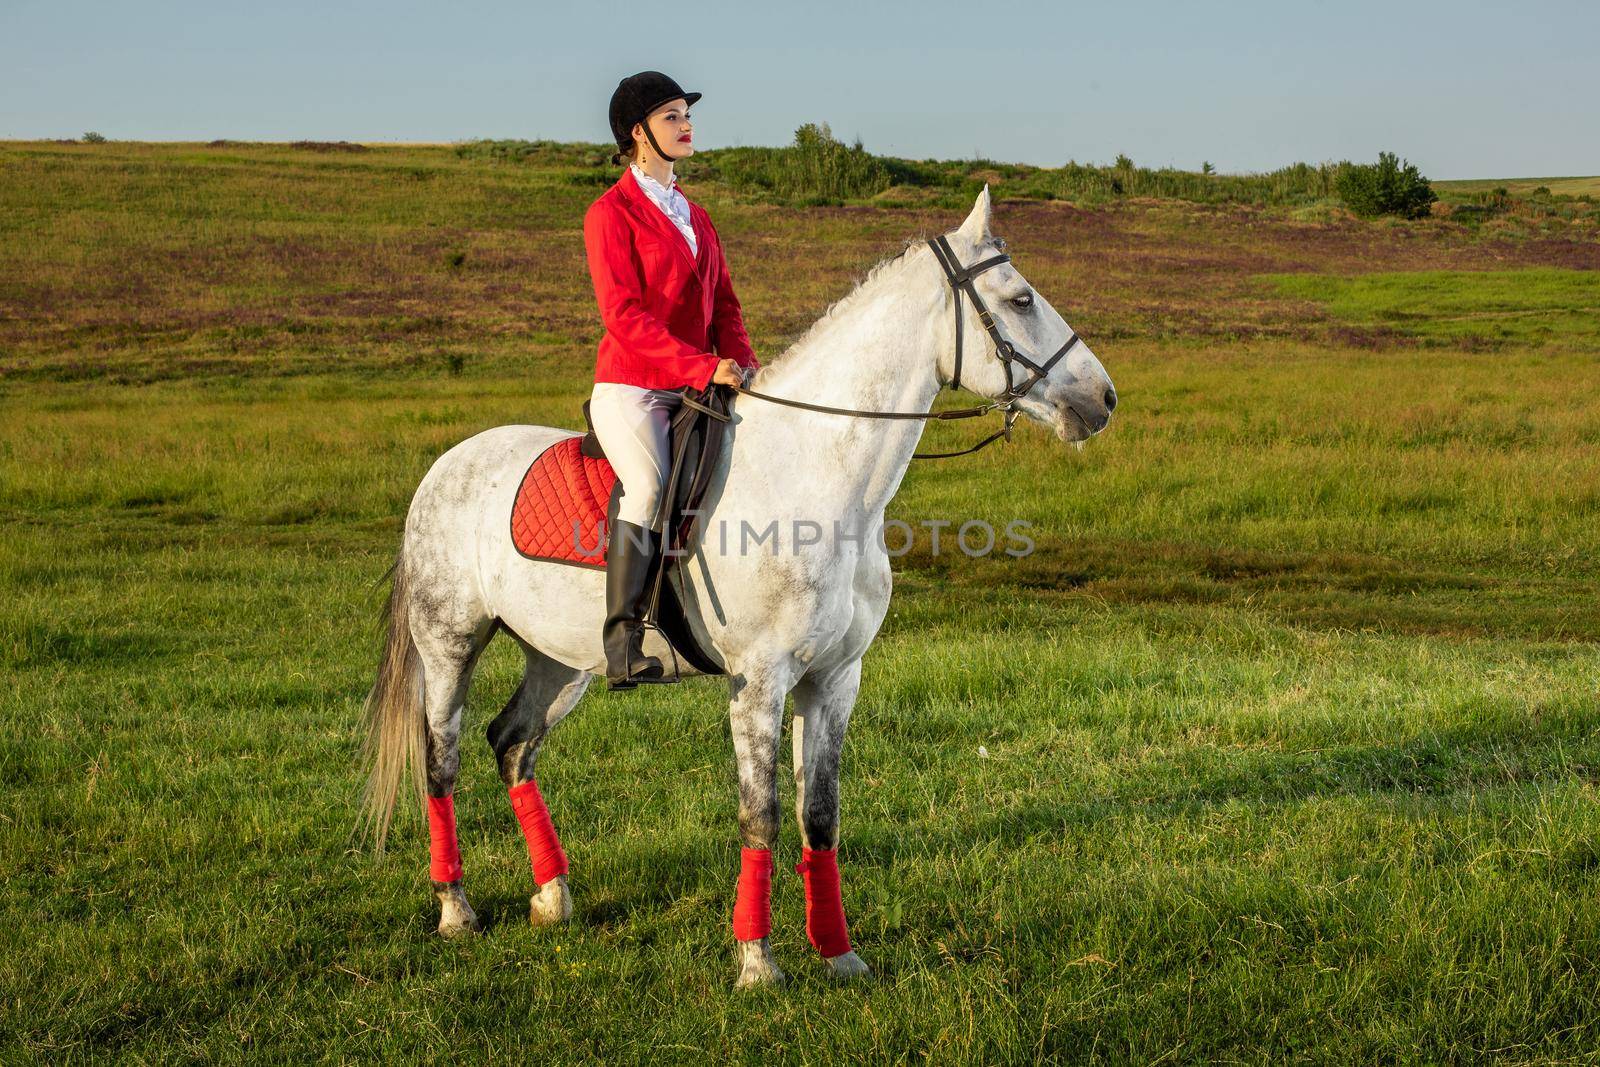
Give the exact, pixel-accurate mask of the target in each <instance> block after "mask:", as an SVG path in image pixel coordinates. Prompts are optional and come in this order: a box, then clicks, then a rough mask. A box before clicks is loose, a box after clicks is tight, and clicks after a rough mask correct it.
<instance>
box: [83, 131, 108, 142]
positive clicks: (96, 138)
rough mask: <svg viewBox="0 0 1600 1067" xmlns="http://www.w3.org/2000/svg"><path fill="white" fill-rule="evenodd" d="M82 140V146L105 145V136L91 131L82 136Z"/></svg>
mask: <svg viewBox="0 0 1600 1067" xmlns="http://www.w3.org/2000/svg"><path fill="white" fill-rule="evenodd" d="M82 140H83V143H84V144H105V143H106V135H105V134H103V133H95V132H94V131H93V130H90V131H89V132H88V133H86V134H84V135H83V138H82Z"/></svg>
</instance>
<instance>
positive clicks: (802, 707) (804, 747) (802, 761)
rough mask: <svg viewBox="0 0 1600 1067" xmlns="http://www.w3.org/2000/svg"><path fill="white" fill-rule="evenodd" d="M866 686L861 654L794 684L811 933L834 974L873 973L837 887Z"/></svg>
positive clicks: (797, 808) (798, 814)
mask: <svg viewBox="0 0 1600 1067" xmlns="http://www.w3.org/2000/svg"><path fill="white" fill-rule="evenodd" d="M860 688H861V661H860V660H852V661H851V662H849V663H846V664H843V665H841V666H839V667H835V668H832V669H831V670H825V671H820V672H817V673H814V674H808V675H806V676H805V677H804V678H802V679H800V681H799V683H798V684H796V686H795V688H794V780H795V798H794V813H795V818H796V820H797V821H798V822H799V823H800V838H801V841H802V842H803V843H804V845H805V850H804V852H802V853H801V859H800V866H799V868H798V870H799V871H800V874H801V875H802V877H804V879H805V886H806V936H807V937H808V938H810V940H811V944H812V945H813V946H814V947H815V948H816V950H817V951H818V952H819V953H821V954H822V958H823V961H824V962H825V963H827V965H828V969H829V971H830V972H831V973H832V974H833V976H834V977H835V978H858V977H863V976H866V975H869V974H871V971H870V970H869V969H868V967H867V965H866V963H865V962H863V961H862V959H861V957H860V956H858V955H856V953H855V950H854V949H853V948H852V947H851V945H850V933H849V930H848V928H847V927H846V925H845V918H844V898H843V896H842V894H841V893H840V890H839V862H838V849H839V757H840V754H841V752H842V751H843V749H844V732H845V727H846V726H848V725H849V723H850V711H851V709H852V708H853V707H854V706H855V702H856V693H857V691H858V690H859V689H860Z"/></svg>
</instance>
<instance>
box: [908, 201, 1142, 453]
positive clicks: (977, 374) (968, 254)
mask: <svg viewBox="0 0 1600 1067" xmlns="http://www.w3.org/2000/svg"><path fill="white" fill-rule="evenodd" d="M989 222H990V202H989V187H988V186H987V185H986V186H984V187H983V192H981V193H979V194H978V201H977V203H976V204H974V205H973V208H972V213H971V214H969V215H968V216H967V220H966V221H965V222H963V223H962V224H961V228H960V229H958V230H956V231H954V232H953V233H949V234H946V235H945V236H946V238H947V239H948V240H949V242H950V247H951V249H952V250H953V251H954V252H955V254H956V257H957V259H958V260H959V263H958V267H971V266H973V265H975V264H977V263H980V262H981V261H983V260H986V259H989V258H991V257H993V256H994V255H996V254H997V253H999V252H1002V251H1004V250H1005V242H1004V241H1002V240H1001V239H1000V238H998V237H996V236H995V235H994V233H993V231H991V230H990V228H989ZM973 287H974V288H975V289H976V290H977V291H978V294H979V295H980V296H981V297H982V298H983V302H984V304H985V305H986V306H987V307H988V309H989V312H990V314H991V315H992V316H993V318H994V321H995V323H996V325H998V326H999V329H1000V333H1001V335H1002V336H1003V337H1004V338H1005V339H1006V340H1008V341H1010V342H1011V344H1012V345H1013V346H1014V347H1015V349H1016V352H1017V354H1018V355H1020V356H1023V357H1026V358H1027V359H1029V360H1031V361H1033V362H1034V363H1036V364H1039V365H1043V364H1044V363H1045V362H1046V361H1047V360H1048V359H1049V358H1050V357H1051V356H1052V355H1054V354H1055V353H1056V352H1057V351H1058V350H1060V348H1061V346H1062V345H1064V344H1066V343H1067V342H1068V341H1069V340H1071V339H1072V337H1073V336H1074V334H1073V330H1072V327H1070V326H1068V325H1067V322H1066V320H1065V319H1063V318H1062V317H1061V316H1060V314H1059V313H1057V311H1056V309H1055V308H1054V307H1052V306H1051V305H1050V301H1048V300H1046V299H1045V298H1044V295H1043V294H1042V293H1040V292H1038V291H1037V290H1035V289H1034V287H1033V286H1031V285H1029V284H1028V279H1026V278H1024V277H1023V276H1022V272H1021V271H1019V270H1017V268H1016V265H1015V264H1014V263H1010V262H1005V263H1000V264H998V265H996V266H994V267H991V268H989V269H988V270H985V271H982V272H981V273H979V274H978V275H976V276H975V277H974V278H973ZM945 289H946V294H947V298H948V299H954V291H953V290H952V289H951V287H950V286H949V285H948V284H947V285H946V286H945ZM946 307H947V308H948V307H949V305H948V304H946ZM961 308H962V314H963V316H964V320H963V328H962V357H961V380H960V384H961V385H962V386H963V387H965V388H967V389H971V390H972V391H973V392H975V393H979V394H981V395H983V396H987V397H995V398H998V397H1001V396H1003V395H1005V393H1006V391H1007V387H1008V382H1007V380H1006V379H1007V370H1006V367H1005V365H1004V364H1002V363H1001V361H1000V360H999V358H998V357H997V356H996V355H995V351H994V343H993V341H992V340H991V338H990V335H989V334H988V332H987V331H986V330H985V328H984V324H983V322H982V321H981V319H980V318H979V314H978V310H977V309H976V308H974V307H973V306H972V301H971V300H969V299H965V298H963V299H962V301H961ZM952 321H953V320H952ZM952 330H953V327H952ZM955 355H956V353H955V344H954V339H953V338H952V340H951V344H950V346H949V347H948V348H947V349H946V350H945V351H943V352H942V353H941V354H940V357H939V376H940V379H941V381H944V382H949V381H950V380H951V379H952V378H953V376H954V373H955ZM1010 377H1011V381H1010V383H1009V384H1010V385H1013V386H1020V385H1021V384H1022V383H1023V382H1025V381H1027V380H1028V377H1029V372H1028V370H1027V369H1026V367H1025V365H1024V364H1021V363H1017V364H1014V365H1013V366H1012V368H1011V371H1010ZM1116 406H1117V391H1116V389H1115V388H1114V387H1113V386H1112V385H1111V378H1110V376H1109V375H1107V374H1106V370H1105V368H1104V367H1102V366H1101V365H1100V361H1099V360H1098V359H1096V358H1095V356H1094V353H1093V352H1092V351H1090V350H1089V346H1088V345H1087V344H1086V343H1084V342H1083V341H1082V340H1079V341H1077V343H1075V344H1073V345H1072V347H1071V348H1070V349H1068V350H1067V351H1066V352H1065V353H1064V354H1063V355H1062V356H1061V358H1060V359H1058V360H1057V361H1056V362H1055V365H1054V366H1052V367H1050V369H1049V372H1048V373H1047V374H1046V375H1045V376H1044V377H1043V378H1042V379H1040V380H1039V381H1037V382H1035V383H1034V385H1033V387H1032V388H1030V389H1029V390H1028V391H1027V392H1026V393H1025V394H1023V395H1022V397H1021V398H1020V399H1019V400H1018V401H1017V409H1018V410H1019V411H1021V412H1022V413H1023V414H1025V415H1027V416H1028V417H1029V418H1031V419H1033V420H1034V421H1036V422H1040V423H1043V424H1044V425H1046V426H1049V427H1050V428H1051V429H1053V430H1054V431H1055V432H1056V436H1057V437H1059V438H1061V440H1063V441H1084V440H1087V439H1088V438H1090V437H1092V436H1094V435H1095V434H1097V433H1099V432H1100V431H1101V430H1103V429H1105V427H1106V423H1108V422H1110V421H1111V411H1112V409H1113V408H1115V407H1116Z"/></svg>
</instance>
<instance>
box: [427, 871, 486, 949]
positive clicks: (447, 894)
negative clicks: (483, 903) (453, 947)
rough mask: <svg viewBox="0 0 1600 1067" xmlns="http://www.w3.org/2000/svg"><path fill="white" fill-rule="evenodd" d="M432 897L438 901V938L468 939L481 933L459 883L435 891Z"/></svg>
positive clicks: (476, 917) (480, 925) (475, 916)
mask: <svg viewBox="0 0 1600 1067" xmlns="http://www.w3.org/2000/svg"><path fill="white" fill-rule="evenodd" d="M434 895H435V896H436V897H438V899H439V936H440V937H468V936H470V935H472V934H481V933H482V932H483V924H481V923H479V922H478V916H477V914H476V913H475V912H473V910H472V905H470V904H468V903H467V895H466V894H465V893H463V892H462V891H461V885H460V883H456V884H454V885H448V886H445V887H444V888H442V889H439V890H436V891H435V894H434Z"/></svg>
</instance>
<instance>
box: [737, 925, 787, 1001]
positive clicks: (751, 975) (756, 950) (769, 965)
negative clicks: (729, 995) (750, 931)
mask: <svg viewBox="0 0 1600 1067" xmlns="http://www.w3.org/2000/svg"><path fill="white" fill-rule="evenodd" d="M734 955H735V956H737V957H738V960H739V978H738V980H737V981H736V982H734V983H733V988H735V989H753V988H755V987H756V986H775V985H782V984H783V980H784V979H783V972H782V971H780V970H778V965H777V964H776V963H774V962H772V950H771V949H770V948H768V947H767V939H766V938H764V937H763V938H762V939H761V940H759V941H740V942H738V947H737V948H736V949H735V951H734Z"/></svg>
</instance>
